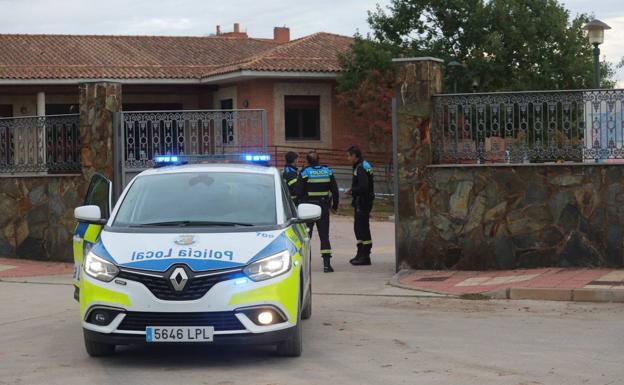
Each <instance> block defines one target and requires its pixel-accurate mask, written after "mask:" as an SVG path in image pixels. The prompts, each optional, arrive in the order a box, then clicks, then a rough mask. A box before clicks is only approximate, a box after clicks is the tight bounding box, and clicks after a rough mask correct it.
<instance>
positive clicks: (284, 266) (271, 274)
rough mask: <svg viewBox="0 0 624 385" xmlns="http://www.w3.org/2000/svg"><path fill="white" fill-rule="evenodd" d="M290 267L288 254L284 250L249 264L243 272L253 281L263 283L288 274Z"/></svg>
mask: <svg viewBox="0 0 624 385" xmlns="http://www.w3.org/2000/svg"><path fill="white" fill-rule="evenodd" d="M290 265H291V259H290V252H289V251H288V250H284V251H282V252H280V253H277V254H274V255H271V256H270V257H266V258H263V259H261V260H259V261H256V262H254V263H252V264H249V265H248V266H247V267H245V269H244V270H243V272H244V273H245V274H247V276H248V277H249V278H250V279H251V280H253V281H264V280H266V279H270V278H275V277H277V276H278V275H282V274H284V273H286V272H288V271H289V270H290Z"/></svg>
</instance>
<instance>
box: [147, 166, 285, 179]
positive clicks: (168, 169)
mask: <svg viewBox="0 0 624 385" xmlns="http://www.w3.org/2000/svg"><path fill="white" fill-rule="evenodd" d="M186 172H241V173H248V174H264V175H275V174H276V172H277V169H276V168H275V167H266V166H256V165H252V164H236V163H201V164H185V165H178V166H164V167H157V168H151V169H149V170H145V171H143V172H142V173H140V174H139V175H138V176H146V175H161V174H179V173H186Z"/></svg>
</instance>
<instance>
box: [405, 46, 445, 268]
mask: <svg viewBox="0 0 624 385" xmlns="http://www.w3.org/2000/svg"><path fill="white" fill-rule="evenodd" d="M393 62H394V63H395V64H396V65H397V66H398V68H397V69H398V71H397V91H396V101H395V103H394V106H393V107H394V109H395V111H394V113H393V120H394V121H393V126H394V129H393V131H394V134H395V139H394V140H393V142H394V143H393V145H394V146H393V147H394V149H393V150H394V151H393V152H394V154H395V157H396V163H395V165H396V169H395V172H394V178H395V186H396V187H397V189H396V190H395V224H396V226H395V232H396V233H395V239H396V268H397V270H399V269H401V268H403V267H409V263H408V261H409V259H410V256H411V255H414V254H417V253H419V252H420V250H419V249H420V248H422V242H419V241H418V234H419V233H421V232H422V223H421V221H419V218H422V217H423V215H421V214H420V212H421V211H423V210H427V209H428V207H429V202H428V200H429V199H430V197H427V196H420V194H418V192H419V190H420V187H421V185H422V183H423V181H424V178H425V177H426V174H425V171H426V167H427V166H429V165H430V164H431V163H432V161H433V155H432V154H433V151H432V142H431V137H432V133H431V128H432V127H431V126H432V122H433V101H432V96H433V95H435V94H438V93H440V92H441V91H442V76H441V68H440V67H441V66H440V64H441V63H443V61H442V60H441V59H436V58H431V57H422V58H401V59H393Z"/></svg>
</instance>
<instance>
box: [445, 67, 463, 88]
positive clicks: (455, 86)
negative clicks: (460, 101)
mask: <svg viewBox="0 0 624 385" xmlns="http://www.w3.org/2000/svg"><path fill="white" fill-rule="evenodd" d="M447 66H448V68H449V70H450V72H451V73H452V74H453V93H454V94H456V93H457V75H458V73H457V72H459V69H460V68H462V67H463V66H464V65H463V64H462V63H460V62H458V61H457V60H453V61H451V62H450V63H448V64H447Z"/></svg>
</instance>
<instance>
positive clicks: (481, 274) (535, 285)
mask: <svg viewBox="0 0 624 385" xmlns="http://www.w3.org/2000/svg"><path fill="white" fill-rule="evenodd" d="M391 284H392V285H394V286H397V287H401V288H405V289H408V288H409V289H413V290H421V291H431V292H434V293H440V294H450V295H456V296H459V297H464V298H466V297H475V298H479V297H484V298H495V299H535V300H554V301H583V302H585V301H586V302H624V270H615V269H582V268H575V269H572V268H567V269H564V268H543V269H525V270H504V271H432V270H402V271H400V272H399V273H398V274H397V275H395V276H394V277H393V279H392V281H391Z"/></svg>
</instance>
